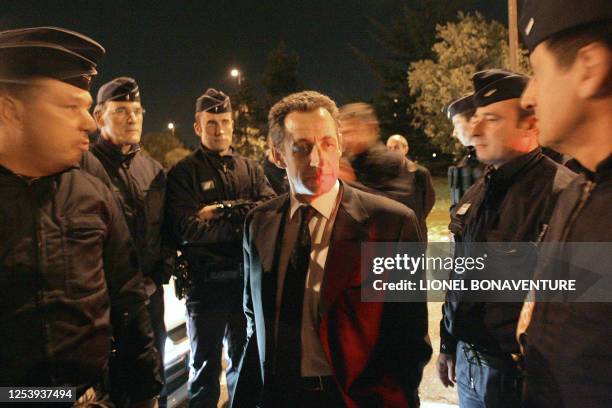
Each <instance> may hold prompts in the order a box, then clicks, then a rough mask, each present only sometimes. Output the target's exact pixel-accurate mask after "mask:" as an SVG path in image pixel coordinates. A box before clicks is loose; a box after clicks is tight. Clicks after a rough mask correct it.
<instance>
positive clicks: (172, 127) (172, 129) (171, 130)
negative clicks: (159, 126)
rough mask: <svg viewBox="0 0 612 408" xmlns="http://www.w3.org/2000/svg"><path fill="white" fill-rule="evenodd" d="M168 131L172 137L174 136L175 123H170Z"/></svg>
mask: <svg viewBox="0 0 612 408" xmlns="http://www.w3.org/2000/svg"><path fill="white" fill-rule="evenodd" d="M168 130H169V131H170V133H172V136H174V123H172V122H169V123H168Z"/></svg>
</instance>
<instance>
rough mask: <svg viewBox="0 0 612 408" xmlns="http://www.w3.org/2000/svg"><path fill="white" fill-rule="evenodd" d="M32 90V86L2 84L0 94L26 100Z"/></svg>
mask: <svg viewBox="0 0 612 408" xmlns="http://www.w3.org/2000/svg"><path fill="white" fill-rule="evenodd" d="M32 88H34V86H33V85H31V84H16V83H10V82H0V93H7V94H9V95H12V96H14V97H16V98H19V99H24V98H25V97H26V96H27V94H28V93H29V92H30V91H31V90H32Z"/></svg>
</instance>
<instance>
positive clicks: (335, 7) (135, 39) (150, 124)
mask: <svg viewBox="0 0 612 408" xmlns="http://www.w3.org/2000/svg"><path fill="white" fill-rule="evenodd" d="M441 1H443V0H441ZM409 3H410V1H409V0H404V1H400V0H327V1H321V0H310V1H283V0H276V1H269V0H257V1H221V0H218V1H206V0H200V1H156V2H153V1H150V2H141V1H129V0H128V1H59V0H54V1H31V0H16V1H15V0H3V1H2V11H1V12H0V13H1V14H0V16H1V17H0V29H10V28H18V27H27V26H42V25H52V26H60V27H64V28H68V29H72V30H75V31H79V32H81V33H83V34H85V35H88V36H90V37H92V38H93V39H95V40H96V41H98V42H99V43H100V44H102V45H103V46H104V47H105V48H106V51H107V56H106V57H105V59H104V60H103V61H101V63H100V65H99V67H98V71H99V74H98V77H97V78H96V79H95V82H94V83H93V87H92V91H93V92H94V95H95V92H97V89H98V87H99V86H100V85H101V84H103V83H104V82H106V81H108V80H110V79H112V78H114V77H117V76H123V75H125V76H132V77H134V78H136V80H137V81H138V83H139V84H140V88H141V94H142V98H143V105H144V106H145V108H146V109H147V116H146V117H145V132H146V131H161V130H164V129H165V128H166V124H167V123H168V122H169V121H172V122H174V123H175V124H176V126H177V133H178V134H179V135H181V136H182V138H183V139H185V140H186V141H187V142H188V143H189V144H194V143H196V140H197V139H196V137H195V135H194V134H193V130H192V129H193V128H192V123H193V112H194V103H195V99H196V98H197V97H198V96H199V95H200V94H201V93H203V92H204V91H205V90H206V88H209V87H216V88H220V89H222V90H224V91H226V92H227V93H230V92H232V91H233V90H234V89H235V87H236V86H237V84H236V80H235V79H233V78H231V77H230V76H229V71H230V68H232V67H236V68H239V69H240V70H241V72H243V75H244V76H245V77H246V78H247V79H248V80H250V81H251V82H253V83H256V82H258V81H259V78H260V76H261V73H262V72H263V69H264V67H265V64H266V60H267V55H268V53H269V52H270V51H271V50H272V49H274V48H275V47H276V46H277V45H278V43H279V41H284V42H285V44H286V45H287V48H288V49H290V50H294V51H296V52H297V53H298V54H299V56H300V65H299V75H300V79H301V80H302V83H303V84H304V85H305V86H306V87H307V88H310V89H315V90H318V91H321V92H323V93H326V94H328V95H330V96H331V97H332V98H335V99H336V101H337V102H338V103H340V104H342V103H347V102H351V101H354V100H358V99H362V100H368V99H370V98H372V97H373V96H374V94H376V92H377V91H378V84H377V82H376V80H375V78H374V77H373V75H372V73H371V72H370V70H369V68H368V67H367V66H366V65H364V64H363V63H362V62H361V61H360V60H359V59H358V58H357V57H356V56H355V55H354V53H353V52H352V50H351V46H355V47H357V48H359V49H361V50H363V51H365V52H366V53H367V54H369V55H374V56H379V57H382V56H383V55H384V54H383V52H382V50H381V49H380V46H379V45H378V44H377V43H376V41H374V40H373V39H372V37H371V36H370V31H371V27H370V24H369V21H368V19H369V18H374V19H376V20H378V21H381V22H386V21H391V20H392V19H393V17H394V16H396V15H399V14H400V13H401V10H402V6H403V5H405V4H409ZM473 3H474V7H473V8H472V10H474V9H476V10H480V11H481V12H483V14H484V15H485V16H486V17H488V18H495V19H497V20H499V21H501V22H503V23H504V24H506V23H507V22H506V19H507V14H506V13H507V11H506V7H507V6H506V4H507V3H506V0H483V1H474V2H473ZM233 87H234V88H233Z"/></svg>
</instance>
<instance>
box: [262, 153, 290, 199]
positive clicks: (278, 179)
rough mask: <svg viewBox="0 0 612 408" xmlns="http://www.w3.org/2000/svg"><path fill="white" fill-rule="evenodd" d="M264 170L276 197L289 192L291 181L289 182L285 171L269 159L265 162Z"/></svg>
mask: <svg viewBox="0 0 612 408" xmlns="http://www.w3.org/2000/svg"><path fill="white" fill-rule="evenodd" d="M263 169H264V173H265V175H266V178H267V179H268V182H269V183H270V186H271V187H272V189H273V190H274V192H275V193H276V195H281V194H285V193H288V192H289V180H287V172H286V171H285V169H281V168H279V167H277V166H276V164H274V163H272V162H271V161H270V160H268V159H267V158H266V159H265V160H264V164H263Z"/></svg>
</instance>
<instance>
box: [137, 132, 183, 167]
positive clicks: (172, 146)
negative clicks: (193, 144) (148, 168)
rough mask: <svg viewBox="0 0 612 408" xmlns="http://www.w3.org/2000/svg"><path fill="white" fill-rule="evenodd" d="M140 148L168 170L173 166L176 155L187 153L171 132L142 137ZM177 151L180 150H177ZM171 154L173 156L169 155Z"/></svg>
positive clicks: (146, 134)
mask: <svg viewBox="0 0 612 408" xmlns="http://www.w3.org/2000/svg"><path fill="white" fill-rule="evenodd" d="M141 144H142V148H143V149H144V150H145V151H146V152H147V153H148V154H149V155H150V156H151V157H152V158H154V159H155V160H157V161H158V162H159V163H161V165H162V166H164V168H166V169H168V168H170V167H171V166H172V165H173V164H175V163H173V160H174V159H175V157H176V155H177V154H180V152H183V153H184V151H185V150H186V151H189V150H188V149H187V148H186V147H185V145H184V144H183V142H181V139H179V138H178V137H177V136H176V135H175V134H173V133H172V132H151V133H145V134H144V135H142V139H141ZM177 149H182V150H178V151H177ZM170 152H173V154H170V155H169V153H170Z"/></svg>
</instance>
